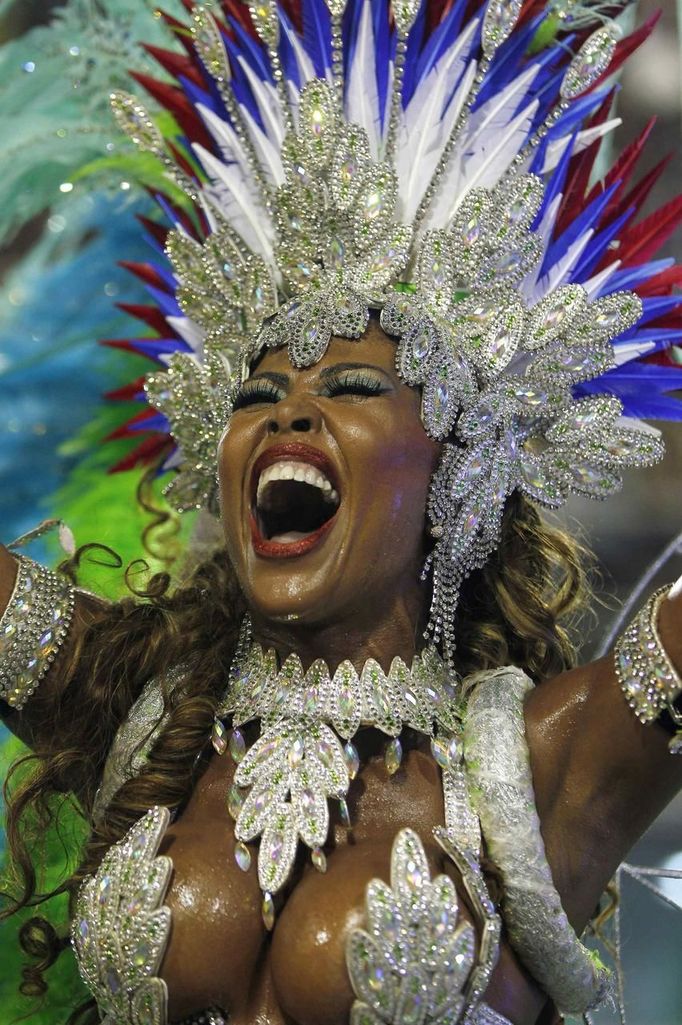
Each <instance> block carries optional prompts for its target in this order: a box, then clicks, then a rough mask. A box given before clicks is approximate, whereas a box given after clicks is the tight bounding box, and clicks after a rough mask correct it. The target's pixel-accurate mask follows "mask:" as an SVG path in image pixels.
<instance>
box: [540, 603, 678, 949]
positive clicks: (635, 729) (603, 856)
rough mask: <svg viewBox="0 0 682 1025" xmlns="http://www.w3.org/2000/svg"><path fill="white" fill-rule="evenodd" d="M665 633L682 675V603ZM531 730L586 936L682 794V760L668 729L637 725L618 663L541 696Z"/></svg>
mask: <svg viewBox="0 0 682 1025" xmlns="http://www.w3.org/2000/svg"><path fill="white" fill-rule="evenodd" d="M658 631H659V635H660V639H661V642H662V644H663V647H664V649H665V651H666V653H667V655H668V657H669V659H670V661H671V662H672V664H673V666H674V667H675V669H676V670H677V672H678V674H680V675H682V596H680V597H677V598H675V599H673V600H670V599H666V600H664V601H663V602H662V603H661V606H660V615H659V618H658ZM526 729H527V735H528V742H529V746H530V752H531V765H532V770H533V781H534V786H535V792H536V800H537V808H538V812H539V815H540V820H541V823H542V834H543V838H544V841H545V847H546V851H547V857H548V860H549V863H550V865H551V867H552V873H553V876H554V881H555V884H556V886H557V889H558V890H559V893H560V894H561V897H562V901H563V903H564V907H565V910H566V912H567V914H568V916H569V918H570V919H571V922H572V924H573V925H574V927H575V928H576V929H578V930H581V929H582V928H583V927H584V925H585V924H586V922H587V921H588V920H589V918H590V916H591V915H592V914H593V912H594V908H595V906H596V904H597V901H598V899H599V896H600V894H601V893H602V892H603V890H604V888H605V886H606V885H607V883H608V881H609V880H610V878H611V877H612V875H613V873H614V871H615V870H616V868H617V867H618V865H619V863H620V862H621V861H622V860H623V858H624V857H625V855H626V854H627V852H628V850H629V849H630V848H631V847H632V846H633V844H634V843H635V842H636V841H637V839H638V838H639V837H640V836H641V835H642V834H643V833H644V832H645V830H646V829H647V827H648V826H649V825H650V824H651V822H652V821H653V820H654V819H655V818H656V816H657V815H658V814H659V813H660V811H661V810H662V809H663V808H664V807H665V805H666V804H668V802H669V801H670V800H672V798H673V797H674V796H675V794H676V792H677V791H678V790H679V789H680V787H682V756H680V755H673V754H671V753H670V751H669V748H668V742H669V740H670V736H671V735H670V732H669V730H667V729H666V728H665V727H664V725H662V724H661V722H659V721H655V722H652V723H651V724H649V725H643V724H642V723H640V722H639V721H638V719H637V717H636V716H635V713H634V712H633V710H632V709H631V708H630V707H629V706H628V703H627V701H626V699H625V697H624V695H623V692H622V690H621V686H620V683H619V681H618V679H617V676H616V672H615V667H614V659H613V656H612V655H611V656H608V657H606V658H603V659H600V660H599V661H597V662H593V663H591V664H590V665H587V666H582V667H580V668H578V669H574V670H571V671H570V672H566V673H563V674H562V675H561V676H559V677H557V678H556V679H554V680H552V681H549V682H548V683H544V684H541V685H540V686H538V687H536V688H535V689H534V690H533V691H532V693H531V694H530V696H529V698H528V701H527V704H526Z"/></svg>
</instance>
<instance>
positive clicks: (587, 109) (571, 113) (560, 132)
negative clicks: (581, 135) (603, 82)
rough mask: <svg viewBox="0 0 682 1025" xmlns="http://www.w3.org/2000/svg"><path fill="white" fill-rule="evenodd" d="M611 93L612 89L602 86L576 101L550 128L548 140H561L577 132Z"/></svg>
mask: <svg viewBox="0 0 682 1025" xmlns="http://www.w3.org/2000/svg"><path fill="white" fill-rule="evenodd" d="M609 92H610V87H608V86H602V87H601V88H600V89H595V91H594V92H591V93H589V94H588V95H587V96H583V97H581V98H580V99H578V100H574V102H573V103H572V104H571V106H570V107H569V108H568V110H567V111H566V113H565V114H563V115H562V116H561V117H560V118H559V120H558V121H557V122H556V124H555V125H553V126H552V127H551V128H550V130H549V131H548V133H547V138H548V139H549V140H553V139H560V138H561V137H562V136H564V135H568V134H569V133H570V132H573V131H575V129H576V128H577V127H582V126H583V124H584V122H585V121H586V120H587V119H588V118H589V117H591V115H592V114H594V112H595V111H596V109H597V108H598V107H599V105H600V104H601V103H602V102H603V101H604V99H605V98H606V95H607V93H609Z"/></svg>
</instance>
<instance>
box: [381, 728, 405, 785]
mask: <svg viewBox="0 0 682 1025" xmlns="http://www.w3.org/2000/svg"><path fill="white" fill-rule="evenodd" d="M402 760H403V746H402V744H401V743H400V740H399V738H398V737H394V738H393V740H392V741H391V743H390V744H389V745H388V747H387V748H386V754H385V755H384V762H385V763H386V771H387V772H388V774H389V776H394V775H395V774H396V772H397V771H398V769H399V768H400V763H401V762H402Z"/></svg>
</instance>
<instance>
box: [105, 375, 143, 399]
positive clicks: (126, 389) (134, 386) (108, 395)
mask: <svg viewBox="0 0 682 1025" xmlns="http://www.w3.org/2000/svg"><path fill="white" fill-rule="evenodd" d="M144 382H145V378H144V376H142V377H136V378H135V380H134V381H131V382H130V384H124V385H123V387H122V388H114V389H113V391H107V392H105V393H104V398H105V399H111V400H112V402H133V401H134V400H135V399H136V398H137V396H138V395H139V394H140V392H141V391H142V389H143V388H144Z"/></svg>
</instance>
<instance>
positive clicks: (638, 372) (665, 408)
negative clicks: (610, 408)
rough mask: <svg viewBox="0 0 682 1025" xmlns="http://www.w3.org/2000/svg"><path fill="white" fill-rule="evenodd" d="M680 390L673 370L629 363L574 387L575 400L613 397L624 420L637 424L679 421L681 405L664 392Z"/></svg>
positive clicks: (678, 377)
mask: <svg viewBox="0 0 682 1025" xmlns="http://www.w3.org/2000/svg"><path fill="white" fill-rule="evenodd" d="M680 388H682V373H681V372H680V370H678V369H677V368H675V367H659V366H656V365H655V364H652V363H638V362H636V361H632V362H630V363H626V364H624V365H623V366H622V367H617V368H616V369H615V370H609V371H608V373H606V374H602V376H601V377H596V378H594V380H592V381H585V382H583V383H582V384H579V385H575V387H574V388H573V394H574V395H575V396H576V398H580V397H583V396H586V395H600V394H604V393H607V394H610V395H616V396H617V397H618V398H619V399H620V400H621V401H622V403H623V407H624V408H623V412H624V414H625V415H626V416H634V417H637V418H638V419H640V420H682V401H680V400H679V399H676V398H674V397H672V396H668V395H667V393H668V392H672V391H677V390H679V389H680Z"/></svg>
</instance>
